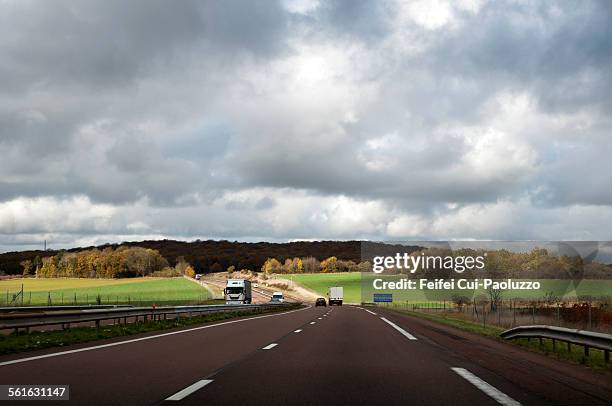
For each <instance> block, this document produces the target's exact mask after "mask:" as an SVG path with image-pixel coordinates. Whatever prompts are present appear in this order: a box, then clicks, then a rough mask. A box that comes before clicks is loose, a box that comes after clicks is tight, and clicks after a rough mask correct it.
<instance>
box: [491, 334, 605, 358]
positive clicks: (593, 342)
mask: <svg viewBox="0 0 612 406" xmlns="http://www.w3.org/2000/svg"><path fill="white" fill-rule="evenodd" d="M500 337H502V338H504V339H506V340H513V339H516V338H527V339H530V338H538V339H540V342H541V341H542V339H543V338H547V339H550V340H552V343H553V350H554V349H555V346H556V342H557V341H563V342H566V343H567V350H568V352H569V351H571V345H572V344H576V345H581V346H583V347H584V355H585V356H587V357H588V356H589V348H597V349H599V350H602V351H603V352H604V358H605V360H606V362H610V351H612V334H604V333H597V332H594V331H585V330H574V329H570V328H564V327H555V326H546V325H534V326H519V327H515V328H512V329H510V330H506V331H504V332H502V333H501V334H500Z"/></svg>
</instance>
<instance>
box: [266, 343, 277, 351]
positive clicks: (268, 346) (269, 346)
mask: <svg viewBox="0 0 612 406" xmlns="http://www.w3.org/2000/svg"><path fill="white" fill-rule="evenodd" d="M277 345H278V344H276V343H272V344H268V345H266V346H265V347H263V348H262V350H271V349H272V348H274V347H276V346H277Z"/></svg>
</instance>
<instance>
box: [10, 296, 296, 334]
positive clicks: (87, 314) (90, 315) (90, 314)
mask: <svg viewBox="0 0 612 406" xmlns="http://www.w3.org/2000/svg"><path fill="white" fill-rule="evenodd" d="M296 305H299V303H278V304H277V303H266V304H244V305H197V306H160V307H133V308H114V309H91V310H89V309H87V310H69V311H53V312H50V313H42V314H41V313H39V314H8V315H3V316H2V317H0V330H6V329H15V331H16V332H18V331H19V329H26V331H29V329H30V328H31V327H41V326H52V325H62V328H69V327H70V324H71V323H85V322H95V323H96V327H99V326H100V321H104V320H115V321H118V322H119V323H121V320H123V323H124V324H127V319H128V318H134V321H138V320H139V319H140V318H141V317H142V319H143V321H147V320H162V317H163V319H164V320H165V319H166V318H167V316H168V315H173V316H175V317H181V315H187V317H192V316H199V315H202V314H206V313H220V312H230V311H236V310H269V309H272V308H279V307H293V306H296Z"/></svg>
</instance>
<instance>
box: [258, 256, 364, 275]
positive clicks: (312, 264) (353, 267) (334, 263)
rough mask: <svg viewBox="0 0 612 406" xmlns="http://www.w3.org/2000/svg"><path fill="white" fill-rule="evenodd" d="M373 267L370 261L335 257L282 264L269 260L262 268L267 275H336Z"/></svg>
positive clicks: (293, 259)
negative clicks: (336, 273)
mask: <svg viewBox="0 0 612 406" xmlns="http://www.w3.org/2000/svg"><path fill="white" fill-rule="evenodd" d="M371 269H372V266H371V264H370V262H369V261H361V262H359V263H357V262H355V261H352V260H348V261H347V260H341V259H338V258H336V257H334V256H331V257H328V258H325V259H324V260H322V261H319V260H318V259H316V258H315V257H306V258H298V257H295V258H287V259H285V261H284V262H283V263H281V262H280V261H279V260H277V259H276V258H268V259H266V262H264V264H263V265H262V267H261V272H263V273H265V274H272V273H280V274H293V273H335V272H369V271H370V270H371Z"/></svg>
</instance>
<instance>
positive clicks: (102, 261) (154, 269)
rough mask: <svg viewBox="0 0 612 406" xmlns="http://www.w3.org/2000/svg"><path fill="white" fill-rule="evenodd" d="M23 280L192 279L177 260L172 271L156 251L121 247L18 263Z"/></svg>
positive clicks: (189, 268)
mask: <svg viewBox="0 0 612 406" xmlns="http://www.w3.org/2000/svg"><path fill="white" fill-rule="evenodd" d="M21 266H22V268H23V275H24V276H36V277H38V278H62V277H63V278H130V277H138V276H180V275H188V276H194V274H195V271H194V270H193V267H192V266H191V265H190V264H188V263H187V261H185V259H184V258H183V257H179V258H178V259H177V261H176V265H175V266H174V267H170V265H169V264H168V261H167V260H166V258H164V257H163V256H162V255H161V254H160V253H159V252H158V251H157V250H152V249H148V248H142V247H125V246H120V247H118V248H117V249H113V248H110V247H109V248H105V249H102V250H99V249H91V250H84V251H79V252H63V251H62V252H59V253H57V254H56V255H53V256H48V257H43V258H42V259H41V258H40V257H38V256H37V257H35V258H34V260H33V261H31V260H29V259H26V260H24V261H22V262H21Z"/></svg>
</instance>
